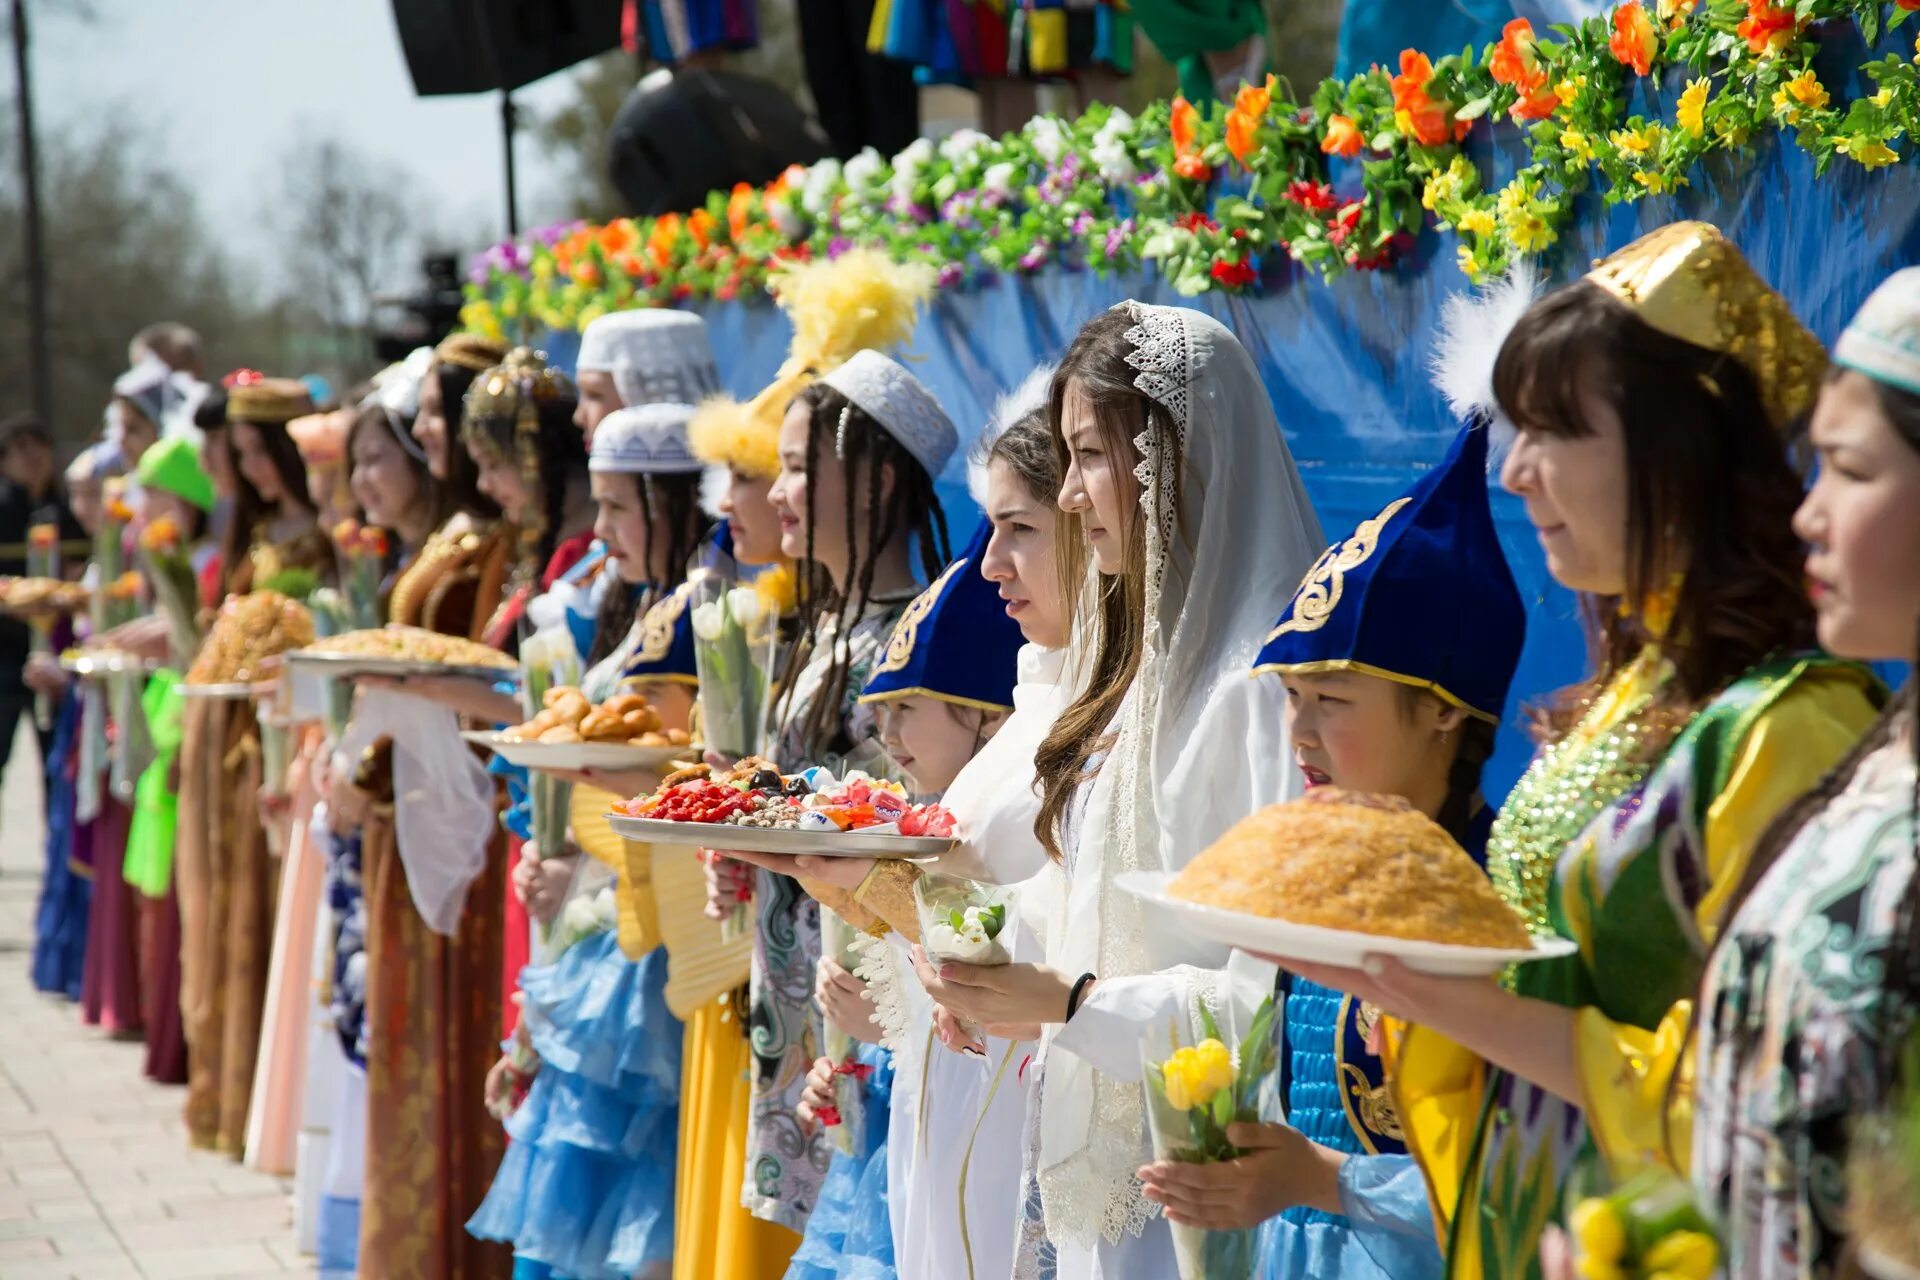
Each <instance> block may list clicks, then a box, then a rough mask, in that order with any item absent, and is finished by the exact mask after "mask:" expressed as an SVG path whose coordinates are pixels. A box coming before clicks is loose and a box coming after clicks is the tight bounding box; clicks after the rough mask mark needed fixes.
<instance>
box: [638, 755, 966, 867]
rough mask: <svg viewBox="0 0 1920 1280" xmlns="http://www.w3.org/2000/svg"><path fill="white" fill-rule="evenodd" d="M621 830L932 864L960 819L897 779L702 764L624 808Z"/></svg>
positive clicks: (753, 763) (754, 848)
mask: <svg viewBox="0 0 1920 1280" xmlns="http://www.w3.org/2000/svg"><path fill="white" fill-rule="evenodd" d="M607 820H608V821H609V822H610V823H611V824H612V825H613V829H614V830H615V831H616V832H618V833H619V834H620V835H622V836H624V837H625V838H627V839H629V840H636V841H641V842H644V843H647V844H670V845H688V846H691V847H694V848H701V849H739V850H742V851H744V852H747V853H785V854H802V853H810V854H819V855H822V856H828V857H849V858H931V857H937V856H938V855H940V854H942V853H945V852H946V851H947V850H949V849H951V848H952V847H953V842H954V824H953V815H952V814H950V813H948V812H947V811H946V810H945V809H943V808H941V807H940V806H939V805H937V804H922V805H916V804H914V803H912V802H911V801H909V800H908V799H907V793H906V789H905V788H904V787H902V786H900V784H898V783H896V782H887V781H884V780H882V779H879V778H871V777H868V776H867V775H866V774H864V773H860V772H857V771H856V772H853V773H849V774H848V775H847V776H846V777H845V778H836V777H834V776H833V774H832V773H830V772H829V771H827V770H825V769H809V770H807V771H806V772H805V773H798V774H792V775H785V774H782V773H781V772H780V771H779V770H777V769H775V768H774V767H773V765H772V763H771V762H769V761H766V760H762V759H760V758H758V757H749V758H748V759H745V760H742V761H741V762H740V763H739V764H738V765H736V766H734V767H733V768H732V769H727V770H715V769H712V768H709V767H708V766H706V765H704V764H702V765H694V766H692V767H690V768H686V769H682V770H680V771H679V772H678V773H673V774H669V775H668V776H667V777H666V778H664V779H663V780H662V781H661V783H660V786H659V787H658V788H657V789H656V790H655V791H654V792H653V794H652V795H647V796H641V797H638V798H636V799H633V800H629V801H627V802H626V803H625V804H621V805H617V806H615V808H614V811H613V812H612V813H610V814H608V815H607Z"/></svg>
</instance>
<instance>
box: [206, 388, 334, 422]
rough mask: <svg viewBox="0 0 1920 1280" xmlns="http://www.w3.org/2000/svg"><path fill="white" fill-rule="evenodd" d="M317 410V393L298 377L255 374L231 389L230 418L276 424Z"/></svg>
mask: <svg viewBox="0 0 1920 1280" xmlns="http://www.w3.org/2000/svg"><path fill="white" fill-rule="evenodd" d="M312 412H313V394H312V392H310V391H308V390H307V384H306V383H304V382H302V381H300V380H299V379H298V378H255V379H254V380H252V381H250V382H236V383H234V385H233V386H232V387H231V388H229V389H228V391H227V421H228V422H252V423H257V424H261V425H267V426H275V425H282V424H285V423H288V422H291V421H292V420H293V419H295V418H298V417H300V416H301V415H303V414H309V413H312Z"/></svg>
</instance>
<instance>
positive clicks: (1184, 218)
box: [1173, 213, 1220, 233]
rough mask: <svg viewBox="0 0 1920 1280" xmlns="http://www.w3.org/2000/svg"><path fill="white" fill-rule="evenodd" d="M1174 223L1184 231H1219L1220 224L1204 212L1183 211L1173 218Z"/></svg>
mask: <svg viewBox="0 0 1920 1280" xmlns="http://www.w3.org/2000/svg"><path fill="white" fill-rule="evenodd" d="M1173 225H1174V226H1176V227H1179V228H1180V229H1181V230H1182V231H1192V232H1196V233H1197V232H1201V231H1218V230H1219V229H1220V224H1219V223H1217V222H1215V221H1214V220H1213V219H1212V218H1209V217H1208V216H1207V215H1206V214H1204V213H1183V214H1181V215H1180V216H1179V217H1177V218H1175V219H1174V220H1173Z"/></svg>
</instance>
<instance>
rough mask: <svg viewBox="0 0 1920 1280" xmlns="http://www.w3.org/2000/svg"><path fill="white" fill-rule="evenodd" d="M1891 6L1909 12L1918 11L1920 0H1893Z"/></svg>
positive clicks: (1919, 11) (1919, 9)
mask: <svg viewBox="0 0 1920 1280" xmlns="http://www.w3.org/2000/svg"><path fill="white" fill-rule="evenodd" d="M1893 7H1894V8H1896V9H1905V10H1907V11H1908V12H1909V13H1920V0H1893Z"/></svg>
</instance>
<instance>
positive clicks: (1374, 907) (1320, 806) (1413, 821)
mask: <svg viewBox="0 0 1920 1280" xmlns="http://www.w3.org/2000/svg"><path fill="white" fill-rule="evenodd" d="M1167 892H1168V893H1169V894H1171V895H1172V896H1173V897H1176V898H1181V899H1184V900H1186V901H1188V902H1196V903H1200V904H1201V905H1203V906H1210V907H1221V908H1224V909H1226V910H1229V911H1240V912H1244V913H1246V914H1249V915H1256V916H1265V917H1268V918H1270V919H1274V920H1285V921H1289V922H1291V923H1294V924H1306V925H1317V926H1319V927H1321V928H1326V929H1344V930H1348V931H1350V932H1353V933H1368V934H1373V935H1375V936H1378V937H1388V938H1405V939H1409V940H1412V941H1419V942H1440V943H1447V944H1450V945H1453V946H1462V947H1497V948H1501V949H1503V950H1509V949H1510V950H1524V949H1526V948H1527V947H1528V946H1530V945H1531V942H1530V939H1529V935H1528V933H1527V927H1526V924H1525V923H1524V922H1523V921H1522V920H1521V918H1520V916H1519V915H1518V914H1516V913H1515V912H1514V911H1513V909H1512V908H1510V907H1509V906H1507V904H1506V903H1505V902H1504V901H1502V900H1501V898H1500V895H1499V894H1497V893H1495V892H1494V889H1493V886H1492V884H1490V883H1489V882H1488V880H1487V876H1486V873H1485V872H1484V871H1482V870H1481V869H1480V867H1479V866H1478V865H1476V864H1475V862H1474V861H1473V859H1472V858H1471V857H1469V856H1468V854H1467V852H1466V850H1464V849H1462V848H1461V847H1460V846H1459V845H1458V844H1457V843H1455V842H1454V840H1453V838H1452V837H1451V836H1449V835H1448V834H1447V833H1446V831H1445V830H1443V829H1442V828H1441V827H1440V825H1439V824H1438V823H1436V822H1434V821H1433V820H1432V819H1431V818H1429V817H1427V816H1426V815H1425V814H1423V813H1417V812H1415V811H1414V810H1413V809H1412V808H1411V807H1410V806H1409V805H1407V804H1406V802H1405V801H1401V800H1397V799H1392V798H1385V797H1377V796H1362V795H1357V794H1355V793H1352V792H1346V791H1340V790H1337V789H1335V788H1331V787H1323V788H1320V789H1317V790H1315V791H1314V792H1312V793H1311V794H1310V795H1308V796H1306V797H1304V798H1302V799H1299V800H1293V801H1289V802H1288V803H1286V804H1277V805H1272V806H1269V807H1268V808H1265V809H1262V810H1260V811H1259V812H1258V813H1255V814H1253V815H1251V816H1250V817H1247V818H1243V819H1242V820H1241V821H1240V822H1238V823H1236V824H1235V825H1234V826H1233V827H1232V828H1231V829H1229V830H1228V831H1227V833H1226V834H1225V835H1223V836H1221V837H1220V838H1219V839H1218V840H1216V841H1215V842H1214V843H1213V844H1212V846H1210V847H1209V848H1208V849H1207V850H1206V851H1205V852H1204V853H1202V854H1201V855H1200V856H1199V857H1197V858H1195V859H1194V860H1193V861H1192V862H1191V863H1189V864H1188V865H1187V867H1186V869H1185V870H1184V871H1182V872H1181V873H1180V874H1179V875H1178V876H1176V877H1175V878H1174V880H1173V882H1172V884H1171V885H1170V886H1169V887H1168V890H1167Z"/></svg>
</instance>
